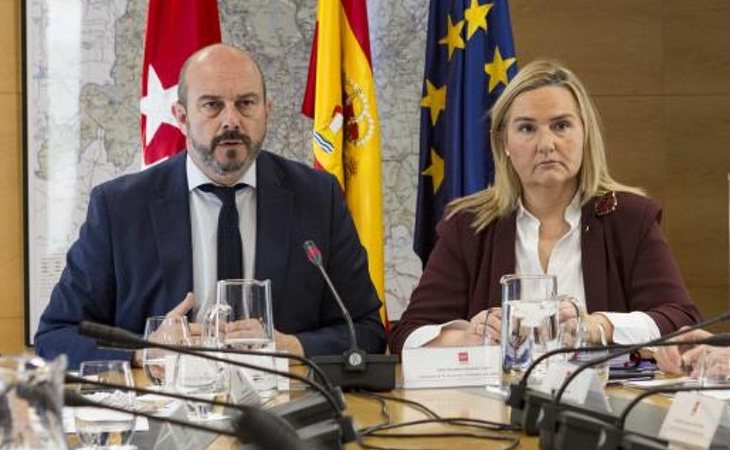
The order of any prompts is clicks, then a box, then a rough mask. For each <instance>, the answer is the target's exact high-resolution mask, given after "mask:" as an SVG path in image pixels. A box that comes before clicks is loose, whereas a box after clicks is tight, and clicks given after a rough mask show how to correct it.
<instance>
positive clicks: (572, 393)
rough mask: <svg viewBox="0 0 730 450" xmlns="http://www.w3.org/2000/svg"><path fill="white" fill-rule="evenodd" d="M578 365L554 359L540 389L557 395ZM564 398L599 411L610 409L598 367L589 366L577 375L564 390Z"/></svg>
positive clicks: (538, 387) (539, 386)
mask: <svg viewBox="0 0 730 450" xmlns="http://www.w3.org/2000/svg"><path fill="white" fill-rule="evenodd" d="M576 368H577V366H575V365H574V364H571V363H569V362H563V361H554V362H551V363H550V365H549V366H548V370H547V374H546V375H545V378H544V379H543V380H542V382H541V383H540V384H539V385H538V386H537V389H538V390H539V391H542V392H545V393H546V394H550V395H555V393H556V392H557V391H558V389H560V386H562V384H563V382H564V381H565V380H566V379H567V378H568V377H569V376H570V375H571V374H572V373H573V372H575V370H576ZM562 400H563V401H565V400H567V401H571V402H574V403H578V404H580V405H585V406H587V407H589V408H592V409H596V410H599V411H609V408H610V407H609V404H608V400H607V399H606V396H605V394H604V393H603V384H602V383H601V380H600V379H599V377H598V373H597V372H596V369H593V368H589V369H586V370H584V371H582V372H581V373H579V374H578V376H577V377H575V378H574V379H573V380H572V381H571V382H570V384H568V386H567V387H566V389H565V392H563V397H562Z"/></svg>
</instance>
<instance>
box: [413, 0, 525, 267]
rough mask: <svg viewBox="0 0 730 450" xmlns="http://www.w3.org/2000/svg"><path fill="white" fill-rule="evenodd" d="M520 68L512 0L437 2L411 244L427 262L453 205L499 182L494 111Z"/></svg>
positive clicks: (430, 29)
mask: <svg viewBox="0 0 730 450" xmlns="http://www.w3.org/2000/svg"><path fill="white" fill-rule="evenodd" d="M516 73H517V64H516V59H515V50H514V45H513V43H512V27H511V25H510V17H509V8H508V5H507V0H492V1H487V0H451V1H448V0H431V5H430V11H429V18H428V37H427V47H426V69H425V71H424V80H423V97H422V99H421V147H420V161H419V166H418V167H419V180H418V206H417V212H416V230H415V239H414V243H413V248H414V250H415V251H416V253H417V254H418V256H420V257H421V261H423V264H424V265H425V264H426V261H427V260H428V255H429V254H430V253H431V250H432V249H433V246H434V244H435V243H436V230H435V228H436V224H437V223H438V221H439V219H440V218H441V216H442V214H443V211H444V207H445V206H446V205H447V204H448V202H450V201H451V200H453V199H455V198H458V197H463V196H465V195H468V194H472V193H474V192H476V191H479V190H481V189H484V188H485V187H486V186H487V185H488V184H490V183H491V182H492V180H493V177H494V165H493V163H492V154H491V150H490V145H489V125H490V123H489V117H488V113H489V110H490V109H491V107H492V104H493V103H494V101H495V100H496V99H497V97H498V96H499V94H500V93H501V92H502V91H503V90H504V87H505V86H506V85H507V82H508V81H509V80H510V79H511V78H512V77H513V76H514V75H515V74H516Z"/></svg>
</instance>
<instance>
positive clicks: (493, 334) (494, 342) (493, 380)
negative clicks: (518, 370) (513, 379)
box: [484, 309, 502, 388]
mask: <svg viewBox="0 0 730 450" xmlns="http://www.w3.org/2000/svg"><path fill="white" fill-rule="evenodd" d="M491 314H494V312H493V310H492V309H488V310H487V317H486V319H485V321H484V323H485V327H484V346H485V349H486V351H487V367H488V368H489V373H490V375H489V376H488V378H487V383H486V384H487V386H489V387H495V388H501V387H502V376H501V375H502V370H501V367H500V366H501V352H502V350H501V348H500V335H499V332H498V331H495V330H493V329H492V328H490V327H489V326H488V325H487V324H488V323H489V316H490V315H491ZM492 374H493V375H492Z"/></svg>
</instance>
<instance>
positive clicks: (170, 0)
mask: <svg viewBox="0 0 730 450" xmlns="http://www.w3.org/2000/svg"><path fill="white" fill-rule="evenodd" d="M148 8H149V9H148V11H147V32H146V36H145V46H144V62H143V64H142V97H141V100H140V111H141V117H140V127H141V132H142V154H143V158H142V165H143V166H144V167H146V166H149V165H150V164H154V163H155V162H158V161H160V160H163V159H166V158H168V157H170V156H171V155H174V154H175V153H178V152H180V151H182V150H184V149H185V138H184V137H183V135H182V133H180V130H179V129H178V128H177V124H176V123H175V117H174V116H173V115H172V105H173V104H174V103H175V102H176V101H177V81H178V75H179V74H180V68H181V67H182V65H183V63H184V62H185V60H186V59H187V58H188V56H190V55H191V54H193V53H195V52H196V51H197V50H198V49H201V48H203V47H205V46H207V45H210V44H215V43H216V42H220V41H221V29H220V19H219V17H218V2H217V0H195V1H188V0H150V1H149V7H148Z"/></svg>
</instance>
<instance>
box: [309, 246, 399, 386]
mask: <svg viewBox="0 0 730 450" xmlns="http://www.w3.org/2000/svg"><path fill="white" fill-rule="evenodd" d="M303 248H304V253H305V254H306V255H307V259H308V260H309V262H310V263H312V265H314V266H315V267H317V268H318V269H319V272H320V273H321V274H322V278H324V281H325V282H326V283H327V286H328V287H329V290H330V292H331V293H332V296H333V297H334V299H335V302H336V303H337V307H338V308H339V309H340V312H341V313H342V317H344V319H345V322H346V323H347V329H348V333H349V335H350V348H349V349H348V350H346V351H345V352H344V353H343V354H342V355H323V356H314V357H312V361H314V362H316V363H317V364H318V365H319V366H320V367H321V368H322V370H323V371H324V372H325V373H326V374H327V376H328V377H329V378H330V379H331V380H332V382H333V383H334V384H335V385H338V386H341V387H342V388H343V389H345V390H352V389H365V390H369V391H390V390H392V389H393V388H395V365H396V364H397V363H398V360H399V358H398V355H371V354H368V353H366V352H365V351H363V350H362V349H361V348H360V347H359V346H358V344H357V335H356V334H355V326H354V324H353V323H352V316H351V315H350V312H349V311H348V310H347V308H346V307H345V304H344V302H343V301H342V298H340V294H339V293H338V292H337V289H335V286H334V284H332V280H331V279H330V277H329V275H328V274H327V271H326V270H325V269H324V265H323V263H322V252H320V250H319V248H318V247H317V244H315V243H314V241H311V240H307V241H305V242H304V244H303Z"/></svg>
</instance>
